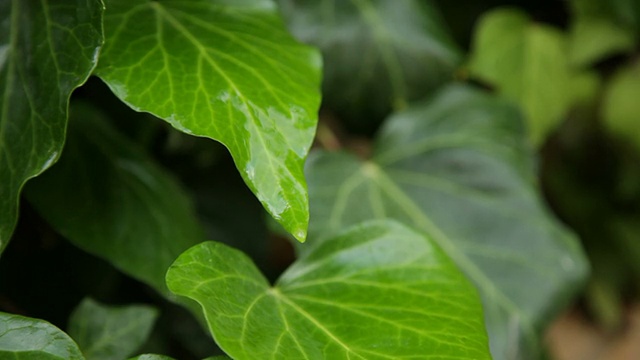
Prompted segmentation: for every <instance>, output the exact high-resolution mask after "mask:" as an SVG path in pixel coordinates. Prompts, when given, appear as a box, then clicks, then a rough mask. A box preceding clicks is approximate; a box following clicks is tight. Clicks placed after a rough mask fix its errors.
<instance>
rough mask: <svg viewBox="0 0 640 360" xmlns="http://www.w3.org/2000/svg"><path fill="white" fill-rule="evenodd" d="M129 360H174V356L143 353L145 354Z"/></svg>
mask: <svg viewBox="0 0 640 360" xmlns="http://www.w3.org/2000/svg"><path fill="white" fill-rule="evenodd" d="M129 360H173V358H171V357H168V356H165V355H156V354H143V355H139V356H136V357H133V358H131V359H129Z"/></svg>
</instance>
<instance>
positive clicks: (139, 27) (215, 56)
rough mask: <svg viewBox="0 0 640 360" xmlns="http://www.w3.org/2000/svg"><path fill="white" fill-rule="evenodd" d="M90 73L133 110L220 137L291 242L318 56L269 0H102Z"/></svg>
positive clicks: (300, 219) (303, 222) (301, 218)
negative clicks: (100, 32)
mask: <svg viewBox="0 0 640 360" xmlns="http://www.w3.org/2000/svg"><path fill="white" fill-rule="evenodd" d="M106 4H107V7H108V8H109V11H108V13H107V14H106V16H105V36H106V39H107V41H106V43H105V47H104V50H103V52H102V54H101V55H100V64H99V66H98V69H97V74H98V76H100V77H101V78H102V79H103V80H104V81H105V82H106V83H107V85H109V87H110V88H111V89H112V90H113V92H114V93H115V94H116V95H117V96H118V97H119V98H120V99H122V100H123V101H124V102H126V103H127V104H129V106H131V107H132V108H133V109H135V110H138V111H147V112H150V113H152V114H154V115H156V116H158V117H160V118H162V119H164V120H166V121H167V122H169V123H170V124H171V125H172V126H174V127H175V128H177V129H179V130H181V131H183V132H186V133H188V134H192V135H197V136H204V137H209V138H212V139H215V140H218V141H220V142H222V143H223V144H224V145H225V146H226V147H227V148H228V149H229V151H230V152H231V155H232V156H233V158H234V160H235V163H236V166H237V167H238V169H239V170H240V173H241V174H242V177H243V178H244V180H245V181H246V183H247V184H248V185H249V187H250V188H251V190H252V191H253V192H254V193H255V194H256V196H257V197H258V199H259V200H260V201H261V202H262V204H263V205H264V206H265V208H266V209H267V210H268V211H269V213H270V214H271V215H272V216H273V217H274V218H275V219H276V220H278V221H279V222H280V223H282V225H283V226H284V227H285V228H286V229H287V231H289V232H290V233H291V234H293V235H294V236H295V237H296V238H297V239H298V240H300V241H304V239H305V238H306V233H307V225H308V221H309V210H308V197H307V191H306V184H305V181H304V175H303V164H304V159H305V158H306V156H307V153H308V150H309V147H310V146H311V142H312V141H313V136H314V132H315V126H316V123H317V110H318V106H319V103H320V94H319V93H320V63H321V61H320V56H319V54H318V53H317V52H316V51H315V50H313V49H311V48H309V47H306V46H303V45H301V44H298V43H297V42H295V40H294V39H293V38H292V37H291V36H290V35H289V34H288V32H287V31H286V29H285V27H284V25H283V24H282V22H281V20H280V18H279V17H278V12H277V9H276V6H275V4H274V3H273V2H272V1H271V0H243V1H228V0H193V1H148V0H108V1H107V2H106Z"/></svg>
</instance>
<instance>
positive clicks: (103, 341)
mask: <svg viewBox="0 0 640 360" xmlns="http://www.w3.org/2000/svg"><path fill="white" fill-rule="evenodd" d="M157 317H158V311H157V310H156V309H154V308H153V307H151V306H146V305H129V306H126V307H111V306H105V305H102V304H99V303H97V302H96V301H94V300H92V299H89V298H87V299H85V300H83V301H82V302H81V303H80V305H78V307H77V308H76V309H75V310H74V311H73V313H72V314H71V317H70V318H69V328H68V329H67V330H68V333H69V336H71V337H72V338H73V339H74V340H75V341H76V342H77V344H78V346H80V349H82V353H83V354H84V356H85V357H86V358H87V359H90V360H120V359H124V358H125V357H126V356H128V355H131V353H133V352H134V351H136V350H137V349H138V348H139V347H140V346H142V344H144V342H145V340H146V339H147V337H148V336H149V334H150V333H151V329H152V327H153V323H154V322H155V320H156V318H157Z"/></svg>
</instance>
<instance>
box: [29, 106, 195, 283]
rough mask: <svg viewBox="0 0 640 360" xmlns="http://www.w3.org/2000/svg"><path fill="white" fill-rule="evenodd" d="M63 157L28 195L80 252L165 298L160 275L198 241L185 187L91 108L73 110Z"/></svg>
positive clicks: (193, 215) (38, 180) (35, 183)
mask: <svg viewBox="0 0 640 360" xmlns="http://www.w3.org/2000/svg"><path fill="white" fill-rule="evenodd" d="M73 110H74V112H73V113H72V121H71V124H70V126H69V136H68V140H67V144H66V146H65V150H64V155H63V156H62V159H61V160H60V162H59V163H58V164H57V165H56V166H54V167H53V168H52V169H51V171H49V172H47V173H46V174H44V175H43V176H42V177H40V178H38V179H35V180H34V181H33V182H32V183H31V184H29V186H28V189H27V191H26V195H27V198H28V199H29V201H30V202H31V204H32V205H33V206H34V207H35V208H36V210H37V211H38V212H39V213H40V214H41V215H42V217H44V218H45V219H46V220H47V221H48V222H49V223H50V224H51V225H52V226H53V228H54V229H55V230H56V231H58V232H59V233H60V234H62V235H63V236H65V237H66V238H67V239H69V240H70V241H71V242H73V243H74V244H76V245H77V246H78V247H80V248H82V249H84V250H86V251H88V252H90V253H92V254H95V255H97V256H99V257H102V258H105V259H107V260H108V261H109V262H111V263H112V264H113V265H115V266H116V267H117V268H119V269H121V270H122V271H124V272H125V273H127V274H129V275H131V276H133V277H135V278H137V279H140V280H142V281H144V282H146V283H147V284H149V285H151V286H153V287H155V288H156V289H157V290H158V291H160V292H162V293H164V294H166V295H170V293H169V292H168V291H167V289H166V285H165V282H164V275H165V273H166V271H167V269H168V268H169V266H170V265H171V263H172V262H173V261H174V260H175V259H176V258H177V257H178V255H180V254H181V253H182V252H183V251H184V250H186V249H188V248H189V247H191V246H193V245H195V244H197V243H198V242H201V241H203V240H204V235H203V231H202V229H201V227H200V224H199V223H198V222H197V220H196V216H195V213H194V211H193V209H192V206H191V202H190V200H189V198H188V197H187V195H186V194H185V192H184V190H183V189H182V188H181V187H180V186H179V184H178V183H177V182H176V181H175V180H174V179H173V178H172V177H171V175H169V174H168V173H167V172H166V171H164V170H163V169H162V168H160V167H159V166H158V165H157V164H155V163H154V162H153V160H151V159H150V158H149V156H148V155H146V154H145V153H144V152H143V151H142V150H140V149H139V148H138V147H136V145H135V144H133V143H131V142H130V141H129V140H127V139H126V138H125V137H123V136H122V135H121V134H119V133H117V132H116V131H115V130H113V129H112V128H111V127H109V126H108V124H107V123H106V122H105V121H104V120H103V119H101V118H100V114H99V113H98V112H96V111H95V110H93V109H92V108H89V107H82V106H78V107H75V108H73Z"/></svg>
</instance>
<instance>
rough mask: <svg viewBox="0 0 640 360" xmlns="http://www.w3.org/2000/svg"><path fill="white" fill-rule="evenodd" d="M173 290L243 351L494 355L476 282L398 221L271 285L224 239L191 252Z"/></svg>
mask: <svg viewBox="0 0 640 360" xmlns="http://www.w3.org/2000/svg"><path fill="white" fill-rule="evenodd" d="M167 284H168V286H169V288H170V289H171V290H172V291H174V292H175V293H176V294H178V295H182V296H186V297H189V298H191V299H194V300H196V301H198V302H199V303H200V304H201V305H202V307H203V309H204V312H205V316H206V318H207V321H208V323H209V328H210V330H211V332H212V334H213V336H214V338H215V340H216V342H217V343H218V345H220V347H221V348H222V349H223V350H224V351H225V352H226V353H227V354H229V355H230V356H231V357H232V358H234V359H237V360H240V359H390V358H393V359H398V358H418V357H420V358H424V357H429V355H433V356H434V357H442V358H451V359H458V358H459V359H489V358H490V356H489V351H488V346H487V338H486V334H485V332H484V329H483V324H482V311H481V306H480V301H479V299H478V295H477V293H476V292H475V289H474V288H473V286H472V285H471V284H470V283H469V282H468V281H467V279H466V278H465V277H464V276H463V275H462V273H460V271H459V270H458V269H457V267H456V266H455V265H454V264H453V263H452V262H451V260H449V258H448V257H447V256H446V255H445V254H444V253H443V252H442V251H441V250H440V249H439V248H438V247H437V246H435V245H434V244H433V243H432V241H431V239H430V238H428V237H425V236H423V235H421V234H419V233H416V232H414V231H413V230H410V229H409V228H407V227H404V226H402V225H400V224H397V223H395V222H392V221H380V222H372V223H367V224H365V225H362V226H357V227H354V228H352V229H349V230H346V231H345V232H343V233H341V234H339V235H338V236H336V237H334V238H332V239H330V240H327V241H326V242H323V243H320V244H318V246H315V247H313V248H312V249H310V250H309V252H307V253H306V254H305V255H303V256H302V257H301V258H299V259H298V260H297V261H296V262H295V263H294V265H293V266H292V267H290V268H289V269H288V270H287V271H286V272H285V273H284V274H283V275H282V277H281V278H280V279H279V280H278V282H277V283H276V285H275V286H273V287H270V286H269V283H268V282H267V280H266V279H265V278H264V276H263V275H262V274H261V273H260V272H259V270H258V269H257V268H256V267H255V265H253V263H252V262H251V260H250V259H249V258H248V257H247V256H246V255H244V254H243V253H241V252H240V251H237V250H235V249H232V248H230V247H228V246H226V245H223V244H222V243H214V242H206V243H202V244H200V245H196V246H195V247H193V248H191V249H189V250H187V251H186V252H185V253H184V254H182V255H181V256H180V257H179V258H178V260H176V262H175V263H174V264H173V265H172V267H171V268H170V269H169V271H168V273H167Z"/></svg>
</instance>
